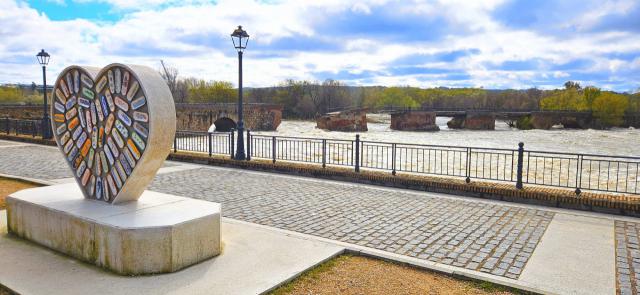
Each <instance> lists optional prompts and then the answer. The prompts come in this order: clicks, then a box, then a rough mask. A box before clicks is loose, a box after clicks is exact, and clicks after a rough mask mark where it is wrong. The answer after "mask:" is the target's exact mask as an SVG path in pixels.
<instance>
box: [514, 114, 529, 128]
mask: <svg viewBox="0 0 640 295" xmlns="http://www.w3.org/2000/svg"><path fill="white" fill-rule="evenodd" d="M516 128H518V129H520V130H530V129H533V122H531V117H530V116H525V117H520V118H519V119H518V121H516Z"/></svg>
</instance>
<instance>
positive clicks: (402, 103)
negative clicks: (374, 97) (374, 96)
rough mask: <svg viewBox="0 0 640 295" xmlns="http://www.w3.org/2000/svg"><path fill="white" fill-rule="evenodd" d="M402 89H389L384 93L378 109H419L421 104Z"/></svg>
mask: <svg viewBox="0 0 640 295" xmlns="http://www.w3.org/2000/svg"><path fill="white" fill-rule="evenodd" d="M404 90H405V89H403V88H401V87H389V88H387V89H385V90H384V91H382V96H381V99H380V101H379V102H378V105H377V106H378V107H401V108H417V107H418V106H419V104H418V103H417V102H416V101H415V100H413V98H411V96H409V95H407V94H406V93H405V91H404Z"/></svg>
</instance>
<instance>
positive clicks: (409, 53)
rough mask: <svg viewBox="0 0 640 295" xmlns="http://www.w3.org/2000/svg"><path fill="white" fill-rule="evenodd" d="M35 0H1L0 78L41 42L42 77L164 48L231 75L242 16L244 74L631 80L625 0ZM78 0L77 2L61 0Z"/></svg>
mask: <svg viewBox="0 0 640 295" xmlns="http://www.w3.org/2000/svg"><path fill="white" fill-rule="evenodd" d="M34 3H35V2H34ZM34 3H27V2H23V1H17V2H16V1H12V0H8V1H2V2H0V39H1V40H3V42H1V43H0V82H30V81H39V80H40V72H39V66H38V65H37V64H36V63H35V57H34V55H35V53H37V52H38V51H39V50H40V48H45V49H46V50H47V51H49V53H50V54H51V55H52V59H51V64H50V67H49V69H50V70H49V73H50V76H55V75H56V74H57V72H59V71H60V70H61V69H62V68H63V67H65V66H67V65H70V64H90V65H97V66H103V65H106V64H108V63H111V62H115V61H118V62H126V63H137V64H145V65H148V66H151V67H154V68H159V60H160V59H163V60H165V62H168V63H169V64H171V65H173V66H175V67H177V68H178V69H179V71H180V75H181V76H182V77H187V76H194V77H198V78H203V79H207V80H227V81H235V80H236V77H237V56H236V52H235V50H234V49H233V47H232V44H231V40H230V37H229V34H230V33H231V31H232V30H233V29H234V28H235V27H236V26H237V25H239V24H242V25H243V26H244V28H245V29H246V30H247V31H248V32H249V34H250V35H251V38H250V41H249V48H248V49H247V51H246V52H245V59H244V63H245V64H244V74H245V85H248V86H269V85H274V84H276V83H278V82H280V81H282V80H284V79H289V78H292V79H310V80H324V79H326V78H334V79H340V80H343V81H344V82H346V83H348V84H353V85H368V84H381V85H409V84H411V85H414V86H420V87H435V86H449V87H457V86H483V87H485V88H510V87H515V88H527V87H545V88H548V87H561V86H562V84H563V83H564V82H565V81H566V80H578V81H580V82H582V84H594V85H597V86H603V87H611V89H615V90H620V91H628V90H631V89H636V88H638V86H639V84H640V81H639V78H638V77H640V66H639V64H640V62H639V60H640V59H639V58H640V38H638V37H640V31H639V28H640V24H639V23H638V22H639V21H640V4H639V3H638V2H637V1H633V0H618V1H606V2H602V1H596V0H585V1H577V0H571V1H569V0H560V1H548V0H543V1H524V0H478V1H462V0H459V1H458V0H450V1H435V0H434V1H426V0H424V1H423V0H410V1H399V0H396V1H394V0H370V1H361V0H354V1H346V0H326V1H294V0H280V1H258V0H236V1H233V0H219V1H215V2H213V1H201V0H193V1H174V0H168V1H167V0H142V1H130V0H99V1H90V0H67V1H65V2H64V3H60V4H56V3H48V5H44V4H43V5H40V4H37V5H36V4H34ZM38 3H40V2H38ZM78 7H82V8H83V9H85V8H88V9H85V10H83V12H82V13H79V12H73V11H71V10H69V9H75V8H78ZM65 9H67V10H65ZM49 79H53V77H49Z"/></svg>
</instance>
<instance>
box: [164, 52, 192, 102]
mask: <svg viewBox="0 0 640 295" xmlns="http://www.w3.org/2000/svg"><path fill="white" fill-rule="evenodd" d="M160 64H161V65H162V70H163V71H162V72H160V75H161V76H162V78H163V79H164V81H165V82H167V86H169V90H170V91H171V95H173V100H174V101H175V102H185V100H186V97H187V95H186V94H187V93H186V85H183V86H180V87H179V86H178V84H179V82H178V69H177V68H174V67H171V66H169V67H168V66H166V65H165V64H164V61H163V60H160ZM182 84H184V83H182ZM182 88H184V89H182Z"/></svg>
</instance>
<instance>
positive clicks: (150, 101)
mask: <svg viewBox="0 0 640 295" xmlns="http://www.w3.org/2000/svg"><path fill="white" fill-rule="evenodd" d="M54 87H55V88H54V92H53V100H52V102H53V103H52V105H51V114H52V117H51V124H52V127H53V133H54V137H55V139H56V142H57V143H58V147H59V148H60V150H61V151H62V154H63V155H64V157H65V159H66V160H67V163H68V164H69V167H71V169H72V171H73V174H74V176H75V179H76V181H77V182H78V184H79V185H80V188H81V190H82V192H83V194H84V196H85V197H86V198H89V199H95V200H101V201H105V202H109V203H121V202H126V201H133V200H137V199H138V198H139V197H140V195H141V194H142V192H143V191H144V190H145V188H146V187H147V186H148V185H149V183H150V182H151V180H152V179H153V177H154V176H155V174H156V172H157V171H158V169H160V167H161V166H162V163H163V162H164V160H165V159H166V157H167V155H168V154H169V151H170V149H171V144H172V142H173V137H174V136H175V128H176V116H175V106H174V102H173V98H172V96H171V92H170V91H169V88H168V87H167V85H166V83H165V82H164V80H163V79H162V77H161V76H160V75H159V74H158V73H157V72H156V71H154V70H153V69H151V68H148V67H144V66H136V65H123V64H111V65H108V66H106V67H105V68H103V69H102V70H98V69H97V68H92V67H81V66H70V67H68V68H66V69H65V70H64V71H62V73H61V74H60V76H58V79H57V80H56V83H55V86H54Z"/></svg>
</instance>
